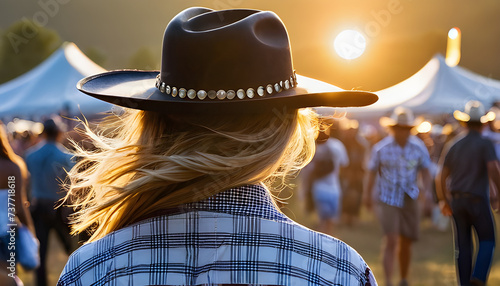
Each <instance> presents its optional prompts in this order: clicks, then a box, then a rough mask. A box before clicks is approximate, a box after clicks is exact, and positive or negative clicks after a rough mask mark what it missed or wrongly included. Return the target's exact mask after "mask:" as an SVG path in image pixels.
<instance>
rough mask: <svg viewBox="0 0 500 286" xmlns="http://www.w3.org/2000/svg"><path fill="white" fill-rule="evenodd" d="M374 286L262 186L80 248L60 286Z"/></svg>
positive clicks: (357, 261)
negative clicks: (279, 205)
mask: <svg viewBox="0 0 500 286" xmlns="http://www.w3.org/2000/svg"><path fill="white" fill-rule="evenodd" d="M220 284H250V285H376V281H375V279H374V277H373V274H372V273H371V271H370V269H369V268H368V266H367V265H366V263H365V262H364V261H363V259H362V258H361V256H360V255H359V254H358V253H357V252H356V251H355V250H354V249H352V248H351V247H349V246H348V245H347V244H345V243H344V242H342V241H340V240H338V239H335V238H332V237H330V236H327V235H324V234H321V233H317V232H314V231H311V230H309V229H307V228H305V227H303V226H301V225H299V224H297V223H295V222H293V221H292V220H290V219H288V218H287V217H286V216H285V215H283V214H282V213H281V212H280V211H279V210H278V209H276V207H275V206H274V205H273V203H272V199H271V197H270V194H269V193H268V191H267V190H266V189H264V188H263V187H261V186H244V187H239V188H235V189H231V190H228V191H224V192H222V193H220V194H218V195H216V196H214V197H211V198H209V199H207V200H205V201H202V202H197V203H191V204H187V205H184V206H183V207H182V208H180V209H179V211H177V212H176V213H175V214H169V215H162V216H157V217H154V218H149V219H146V220H143V221H140V222H138V223H135V224H132V225H130V226H127V227H125V228H123V229H120V230H118V231H115V232H113V233H110V234H108V235H107V236H106V237H104V238H102V239H100V240H97V241H95V242H92V243H88V244H86V245H84V246H82V247H80V248H79V249H78V250H77V251H75V252H74V253H73V254H72V255H71V257H70V258H69V260H68V262H67V264H66V267H65V268H64V270H63V272H62V274H61V276H60V278H59V282H58V285H60V286H63V285H74V286H81V285H220Z"/></svg>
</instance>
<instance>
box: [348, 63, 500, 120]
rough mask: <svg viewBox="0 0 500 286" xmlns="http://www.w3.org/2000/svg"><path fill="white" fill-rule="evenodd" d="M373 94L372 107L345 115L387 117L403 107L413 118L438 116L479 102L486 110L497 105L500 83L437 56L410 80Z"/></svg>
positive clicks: (350, 110)
mask: <svg viewBox="0 0 500 286" xmlns="http://www.w3.org/2000/svg"><path fill="white" fill-rule="evenodd" d="M375 93H376V94H377V95H378V96H379V100H378V101H377V102H376V103H374V104H373V105H371V106H367V107H362V108H349V109H348V113H349V115H351V116H353V117H356V118H372V117H377V116H382V115H387V114H390V113H391V112H392V110H393V109H394V108H395V107H397V106H405V107H407V108H409V109H411V110H412V111H413V112H414V113H415V114H427V115H439V114H447V113H452V112H453V111H454V110H457V109H463V108H464V106H465V103H466V102H467V101H469V100H478V101H481V102H482V103H483V104H484V105H485V107H486V108H489V107H491V106H492V104H493V103H494V102H495V101H500V81H498V80H494V79H491V78H487V77H484V76H481V75H479V74H476V73H473V72H471V71H469V70H467V69H465V68H462V67H460V66H455V67H450V66H448V65H447V64H446V62H445V59H444V57H443V56H442V55H439V54H438V55H435V56H434V57H433V58H432V59H431V60H430V61H429V62H428V63H427V64H426V65H425V66H424V67H423V68H422V69H420V70H419V71H418V72H417V73H415V74H414V75H413V76H411V77H409V78H408V79H406V80H404V81H402V82H400V83H398V84H396V85H394V86H391V87H389V88H386V89H383V90H380V91H376V92H375Z"/></svg>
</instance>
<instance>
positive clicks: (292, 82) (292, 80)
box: [155, 71, 297, 100]
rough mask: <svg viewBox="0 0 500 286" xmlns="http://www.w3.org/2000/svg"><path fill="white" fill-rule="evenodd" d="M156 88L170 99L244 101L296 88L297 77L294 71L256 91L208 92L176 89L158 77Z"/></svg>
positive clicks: (252, 89)
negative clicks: (287, 76) (288, 75)
mask: <svg viewBox="0 0 500 286" xmlns="http://www.w3.org/2000/svg"><path fill="white" fill-rule="evenodd" d="M155 86H156V88H158V89H159V90H160V92H161V93H164V94H167V95H170V96H172V97H176V96H177V95H178V96H179V97H180V98H183V99H198V100H204V99H208V100H224V99H228V100H231V99H234V98H238V99H245V98H254V97H255V96H256V95H258V96H259V97H262V96H266V95H268V96H269V95H272V94H277V93H280V92H282V91H283V90H288V89H290V88H293V87H295V86H297V75H296V74H295V71H293V74H292V75H291V76H290V77H289V78H287V79H285V80H281V81H279V82H276V83H273V84H271V83H268V84H263V85H260V86H258V87H257V88H256V89H254V88H252V87H250V88H246V89H244V88H239V89H236V91H235V90H222V89H220V90H217V91H215V90H209V91H205V90H203V89H200V90H194V89H186V88H183V87H181V88H178V87H176V86H173V85H168V84H166V83H165V82H162V81H161V78H160V75H159V74H158V76H157V77H156V83H155Z"/></svg>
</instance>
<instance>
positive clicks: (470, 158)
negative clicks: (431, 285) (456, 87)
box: [436, 101, 500, 285]
mask: <svg viewBox="0 0 500 286" xmlns="http://www.w3.org/2000/svg"><path fill="white" fill-rule="evenodd" d="M464 111H465V112H461V111H458V110H457V111H455V112H454V114H453V115H454V117H455V119H457V120H458V121H459V122H461V123H462V125H464V126H465V127H466V129H467V132H466V134H465V135H464V136H460V137H459V138H457V139H456V140H454V141H451V142H450V145H448V146H447V148H445V152H443V155H442V159H441V160H440V167H441V171H440V173H439V174H438V175H437V176H436V187H437V196H438V199H439V204H440V207H441V211H442V213H443V214H444V215H446V216H452V217H453V221H454V226H455V227H454V228H453V230H454V236H455V253H456V254H455V260H456V266H457V274H458V282H459V283H460V285H485V284H486V281H487V278H488V273H489V270H490V267H491V263H492V258H493V251H494V248H495V226H494V222H493V216H492V213H491V208H490V204H491V206H492V207H493V208H494V210H495V211H498V210H499V207H500V204H499V200H498V197H499V196H498V193H497V192H496V191H495V190H499V189H500V163H499V161H498V158H497V157H496V154H495V148H494V146H493V143H492V142H491V141H489V140H488V139H485V138H483V137H482V136H481V129H482V128H483V125H484V123H486V122H487V121H488V118H487V116H485V111H484V107H483V105H482V104H481V103H480V102H479V101H469V102H468V103H467V104H466V105H465V110H464ZM446 150H448V151H447V152H446ZM489 180H491V182H492V183H493V184H494V186H495V188H491V186H489ZM490 192H491V194H490ZM472 229H474V230H475V232H476V233H477V238H478V241H479V246H478V247H477V248H476V262H475V263H473V261H472V258H473V254H472V250H473V246H474V243H473V238H472V236H473V233H472Z"/></svg>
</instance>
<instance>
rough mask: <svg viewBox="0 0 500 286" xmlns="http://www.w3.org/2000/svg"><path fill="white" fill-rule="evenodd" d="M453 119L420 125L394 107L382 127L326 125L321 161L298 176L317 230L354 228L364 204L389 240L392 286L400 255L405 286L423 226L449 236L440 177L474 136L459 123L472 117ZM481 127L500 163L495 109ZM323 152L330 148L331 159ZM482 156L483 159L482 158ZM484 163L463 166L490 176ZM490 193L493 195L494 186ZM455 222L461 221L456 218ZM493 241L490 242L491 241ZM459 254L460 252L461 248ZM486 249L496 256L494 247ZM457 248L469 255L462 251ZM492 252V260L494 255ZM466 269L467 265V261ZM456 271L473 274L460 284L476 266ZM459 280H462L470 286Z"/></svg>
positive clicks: (386, 260) (499, 112)
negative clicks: (460, 145)
mask: <svg viewBox="0 0 500 286" xmlns="http://www.w3.org/2000/svg"><path fill="white" fill-rule="evenodd" d="M474 104H479V103H477V102H476V103H474ZM480 112H481V111H480ZM484 113H486V112H484ZM464 114H466V113H464ZM466 116H468V115H466ZM481 116H483V115H481ZM454 117H455V118H453V116H452V115H443V116H439V117H425V116H420V117H417V118H415V117H414V116H413V114H412V112H411V110H408V109H405V108H397V109H396V110H394V113H393V114H392V116H391V117H382V118H380V120H379V124H377V123H375V124H374V123H373V121H370V122H359V121H357V120H354V119H349V118H348V117H344V118H342V119H337V120H331V118H327V119H324V121H325V122H326V126H328V127H326V130H325V131H324V132H322V134H320V135H319V136H318V140H317V153H316V156H315V157H314V158H313V161H312V162H311V164H310V165H309V166H307V167H306V168H305V169H304V170H303V172H302V173H301V176H300V177H299V178H300V185H301V193H302V195H303V196H305V198H306V199H305V200H304V201H305V202H306V210H307V211H309V212H311V211H312V210H314V211H315V212H317V217H318V224H317V226H316V229H317V230H318V231H321V232H324V233H327V234H330V235H332V234H334V233H335V225H338V224H345V225H347V226H353V225H354V224H355V222H356V220H357V219H358V218H359V215H360V210H361V207H362V206H363V205H364V206H366V207H367V209H369V210H372V208H373V209H374V212H375V214H376V215H377V217H378V219H379V221H380V223H381V226H382V230H383V233H384V241H383V244H382V246H383V248H382V249H383V253H382V254H383V255H382V257H383V266H384V273H385V281H386V284H387V285H392V282H391V280H392V276H393V269H394V260H395V256H396V253H399V255H398V260H399V265H400V276H401V281H400V284H399V285H402V286H404V285H408V281H407V277H408V273H409V268H410V261H411V245H412V243H413V242H414V241H417V240H418V237H419V228H420V226H419V225H420V221H421V219H430V220H431V222H432V224H433V226H435V228H436V229H438V230H441V231H444V230H447V229H448V226H449V225H450V224H449V217H448V216H451V214H452V213H451V212H450V213H446V211H443V210H442V208H441V209H440V203H439V200H444V199H445V198H444V197H441V198H440V197H439V194H438V193H436V183H435V180H434V179H435V178H436V177H437V176H439V175H440V171H441V168H442V166H443V164H444V162H445V160H444V159H445V155H446V154H447V150H449V148H450V145H452V143H454V142H456V141H458V140H459V139H462V138H463V137H464V136H465V135H467V134H468V133H470V132H471V131H470V128H469V127H468V125H467V124H460V123H464V122H465V123H467V122H468V121H469V120H470V116H469V119H468V120H461V119H460V118H457V113H455V116H454ZM477 120H479V119H477ZM480 120H482V121H483V122H482V123H481V122H480V125H481V128H480V129H481V135H482V137H483V138H485V140H488V141H491V143H493V145H494V146H495V149H496V158H498V159H500V149H499V148H500V109H498V107H495V106H494V107H493V108H492V109H491V111H490V112H488V113H487V114H486V115H484V116H483V117H481V119H480ZM324 149H329V152H326V151H324ZM476 149H478V148H476ZM478 150H480V149H478ZM478 152H479V153H481V154H482V153H484V152H485V151H478ZM462 156H463V157H464V158H468V157H470V156H465V154H462ZM325 157H330V158H331V160H332V163H331V165H332V166H333V167H328V164H326V163H325V161H326V160H325ZM472 157H475V158H473V159H470V158H469V160H472V161H474V159H476V157H477V160H483V158H482V157H480V156H472ZM486 160H492V159H491V158H489V159H486ZM479 162H480V163H475V164H473V165H470V164H472V163H465V162H460V163H458V164H460V165H463V166H462V168H465V169H467V168H469V166H477V168H476V169H477V171H476V172H478V173H481V172H483V173H484V174H483V175H485V176H486V177H488V172H487V171H486V170H482V169H480V168H479V167H478V166H480V164H482V163H484V162H483V161H479ZM481 166H482V165H481ZM325 169H328V170H329V172H328V174H323V172H324V170H325ZM478 175H481V174H478ZM490 176H491V174H490ZM493 176H495V175H493ZM462 177H464V176H463V175H462ZM436 180H437V179H436ZM470 180H474V178H471V179H470ZM490 188H491V189H495V185H494V184H493V185H492V186H490ZM464 192H466V193H467V192H468V191H467V190H464ZM452 193H453V190H452ZM493 197H495V196H494V195H492V199H493ZM488 199H489V198H488ZM449 200H451V198H449ZM494 208H497V207H494ZM487 209H489V208H487ZM454 219H455V220H457V218H456V217H454ZM482 219H483V220H484V218H482ZM471 227H476V226H470V225H469V230H468V232H467V233H468V235H469V236H470V231H471V230H470V229H471ZM487 228H488V229H489V231H490V232H488V233H490V234H491V231H494V228H493V227H492V226H487ZM455 229H456V227H455ZM492 235H493V237H494V234H492ZM488 237H489V238H488V241H489V242H490V241H491V235H490V236H488ZM480 239H482V238H480ZM485 239H486V238H485ZM469 240H470V238H469ZM493 241H494V238H493ZM463 244H464V243H463V242H462V245H463ZM456 247H457V249H458V247H459V246H458V244H457V245H456ZM489 247H490V248H488V249H489V250H491V245H489ZM460 248H461V249H462V252H464V251H465V250H464V248H465V247H464V246H460ZM469 248H470V247H469ZM483 248H484V247H483ZM484 252H488V250H486V251H483V253H484ZM489 252H491V253H490V254H492V253H493V252H492V250H491V251H489ZM480 253H482V252H481V250H480ZM463 257H469V258H466V260H467V261H469V260H470V261H469V262H468V263H469V264H470V265H472V256H471V254H469V255H467V254H466V253H465V252H464V253H463V254H462V255H461V261H463V260H464V258H463ZM490 263H491V257H490ZM459 264H460V263H459V262H457V265H459ZM461 264H462V265H464V262H461ZM459 267H460V268H462V270H461V271H460V272H461V273H467V272H468V274H462V276H463V277H470V275H471V271H470V269H469V270H468V271H465V270H464V269H463V268H471V269H472V266H469V267H466V266H459ZM477 268H479V267H477ZM482 268H483V269H487V270H488V269H489V268H490V264H487V263H486V266H485V265H483V267H482ZM487 270H484V271H483V272H484V273H483V274H481V275H479V274H478V276H480V277H476V278H477V281H485V280H486V277H487V272H488V271H487ZM476 272H478V271H476ZM476 272H475V273H476ZM485 273H486V274H485ZM462 276H460V277H459V279H460V278H462V279H465V278H463V277H462ZM464 281H465V280H464ZM462 282H463V281H461V284H460V285H469V284H468V283H469V281H468V280H467V282H463V283H462Z"/></svg>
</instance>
